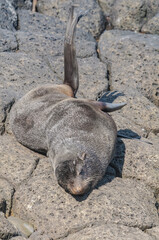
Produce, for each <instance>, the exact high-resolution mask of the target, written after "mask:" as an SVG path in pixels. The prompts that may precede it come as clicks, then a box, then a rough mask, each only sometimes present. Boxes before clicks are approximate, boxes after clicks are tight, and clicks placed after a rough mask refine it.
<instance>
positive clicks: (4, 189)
mask: <svg viewBox="0 0 159 240" xmlns="http://www.w3.org/2000/svg"><path fill="white" fill-rule="evenodd" d="M2 167H3V166H2V162H1V168H2ZM14 191H15V190H14V188H13V186H12V185H11V184H10V183H9V182H8V181H7V180H6V179H4V178H2V175H1V177H0V211H2V212H3V213H4V214H5V215H6V216H9V214H10V213H11V207H12V198H13V194H14Z"/></svg>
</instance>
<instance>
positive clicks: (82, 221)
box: [0, 0, 159, 240]
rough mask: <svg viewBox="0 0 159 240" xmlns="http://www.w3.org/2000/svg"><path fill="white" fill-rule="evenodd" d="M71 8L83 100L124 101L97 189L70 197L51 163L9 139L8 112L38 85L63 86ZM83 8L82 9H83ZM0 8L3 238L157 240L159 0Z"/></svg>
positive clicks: (18, 3) (84, 0)
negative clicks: (81, 13) (76, 13)
mask: <svg viewBox="0 0 159 240" xmlns="http://www.w3.org/2000/svg"><path fill="white" fill-rule="evenodd" d="M71 2H74V3H75V4H76V5H79V9H84V10H87V9H89V13H88V15H87V16H85V17H83V18H82V19H81V21H80V23H79V25H78V28H77V35H76V47H77V56H78V63H79V74H80V89H79V92H78V97H84V98H90V99H99V98H100V97H102V99H103V100H106V101H110V102H112V101H114V102H120V101H126V102H127V106H126V107H124V108H123V109H122V110H120V111H117V112H114V113H112V117H113V118H114V120H115V122H116V124H117V127H118V133H119V134H120V136H123V137H119V138H118V142H117V149H116V154H115V157H114V159H113V161H112V162H111V164H110V166H109V167H108V169H107V172H106V175H105V177H104V178H103V179H102V181H101V182H100V183H99V184H98V186H97V187H96V188H95V189H94V190H93V191H92V192H91V193H90V194H89V195H86V196H83V197H77V198H74V197H73V196H71V195H70V194H68V193H66V192H65V191H64V190H63V189H62V188H61V187H59V186H58V185H57V183H56V181H55V179H54V175H53V171H52V168H51V165H50V162H49V159H48V158H47V157H45V156H42V155H40V154H38V153H35V152H33V151H31V150H29V149H27V148H25V147H23V146H22V145H20V144H19V143H18V142H17V141H16V140H15V138H14V137H13V135H12V133H11V130H10V127H9V124H8V119H9V112H10V109H11V108H12V106H13V104H14V103H15V102H16V101H17V100H18V99H19V98H20V97H21V96H23V95H24V94H25V93H26V92H27V91H29V90H30V89H32V88H33V87H35V86H37V85H40V84H45V83H51V82H52V83H62V80H63V40H64V34H65V28H66V21H67V17H68V7H69V5H70V3H71ZM79 2H80V4H79ZM31 6H32V3H31V0H1V1H0V134H1V136H0V239H14V240H25V239H27V238H28V237H29V240H51V239H67V240H72V239H79V240H88V239H89V240H93V239H96V240H97V239H101V240H103V239H107V240H116V239H120V240H128V239H130V240H134V239H135V240H141V239H144V240H157V239H159V218H158V215H159V210H158V209H159V35H158V34H159V0H149V1H147V0H134V1H131V0H118V1H116V0H99V1H96V0H81V1H70V0H58V1H56V0H38V5H37V12H36V13H32V12H31Z"/></svg>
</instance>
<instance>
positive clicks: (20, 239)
mask: <svg viewBox="0 0 159 240" xmlns="http://www.w3.org/2000/svg"><path fill="white" fill-rule="evenodd" d="M26 239H27V238H25V237H21V236H17V237H13V238H11V240H26Z"/></svg>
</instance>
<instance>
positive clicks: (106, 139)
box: [10, 7, 125, 195]
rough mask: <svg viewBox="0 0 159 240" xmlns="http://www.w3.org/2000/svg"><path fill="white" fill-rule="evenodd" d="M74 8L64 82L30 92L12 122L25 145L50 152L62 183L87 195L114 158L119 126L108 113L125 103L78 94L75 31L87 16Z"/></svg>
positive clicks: (69, 27) (65, 46)
mask: <svg viewBox="0 0 159 240" xmlns="http://www.w3.org/2000/svg"><path fill="white" fill-rule="evenodd" d="M73 11H74V9H73V7H72V8H71V10H70V16H69V20H68V24H67V29H66V36H65V44H64V83H63V84H62V85H44V86H40V87H37V88H35V89H33V90H31V91H30V92H28V93H27V94H26V95H25V96H23V97H22V98H21V99H20V100H19V101H18V102H17V103H16V104H15V105H14V106H13V108H12V111H11V115H10V124H11V128H12V131H13V133H14V135H15V136H16V138H17V140H18V141H19V142H20V143H22V144H23V145H25V146H26V147H28V148H30V149H33V150H35V151H38V152H45V153H47V154H48V156H49V158H50V159H51V163H52V166H53V169H54V172H55V176H56V178H57V181H58V183H59V184H60V185H61V186H62V187H63V188H64V189H65V190H66V191H69V192H70V193H71V194H74V195H81V194H84V193H85V192H87V191H88V190H89V189H90V188H93V187H94V186H95V185H96V184H97V182H98V181H99V180H100V179H101V178H102V177H103V175H104V174H105V171H106V168H107V166H108V164H109V163H110V161H111V159H112V157H113V153H114V149H115V144H116V137H117V130H116V125H115V123H114V121H113V119H112V118H111V117H110V116H109V115H108V114H107V113H106V112H107V111H108V112H109V111H114V110H117V109H120V108H121V107H123V106H124V105H125V103H120V104H110V103H105V102H96V101H90V100H85V99H76V98H75V95H76V92H77V89H78V85H79V80H78V79H79V77H78V65H77V60H76V52H75V46H74V35H75V28H76V25H77V23H78V21H79V20H80V18H81V17H82V16H83V15H84V14H82V13H79V14H77V15H75V16H73V15H74V14H73ZM104 111H105V112H104Z"/></svg>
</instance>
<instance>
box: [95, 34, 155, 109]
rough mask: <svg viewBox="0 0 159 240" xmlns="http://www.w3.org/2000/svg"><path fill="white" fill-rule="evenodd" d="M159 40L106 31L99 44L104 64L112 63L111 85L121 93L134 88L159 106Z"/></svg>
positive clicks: (148, 36) (139, 35)
mask: <svg viewBox="0 0 159 240" xmlns="http://www.w3.org/2000/svg"><path fill="white" fill-rule="evenodd" d="M158 42H159V36H158V35H153V36H152V35H144V34H139V33H134V32H130V31H119V30H112V31H105V32H104V33H103V34H102V35H101V38H100V41H99V54H100V58H101V60H102V61H103V62H106V63H110V72H109V74H110V82H111V83H110V84H111V85H112V88H113V89H117V90H118V91H119V90H120V89H121V88H122V89H123V91H125V89H126V88H128V87H129V88H133V89H137V90H138V91H140V92H141V93H142V94H143V95H144V96H145V97H147V98H148V99H150V100H151V101H152V102H154V103H155V104H156V105H157V106H159V78H158V74H159V68H158V63H159V54H158V51H159V44H158Z"/></svg>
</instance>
